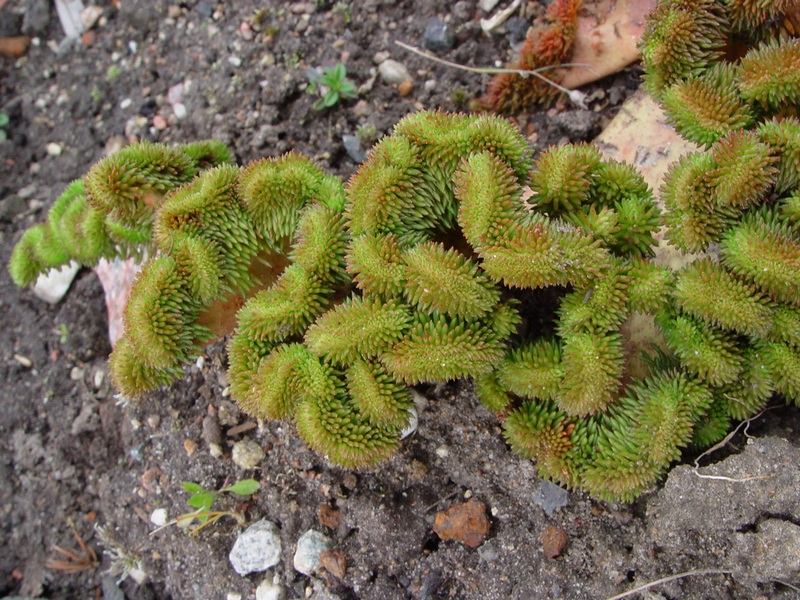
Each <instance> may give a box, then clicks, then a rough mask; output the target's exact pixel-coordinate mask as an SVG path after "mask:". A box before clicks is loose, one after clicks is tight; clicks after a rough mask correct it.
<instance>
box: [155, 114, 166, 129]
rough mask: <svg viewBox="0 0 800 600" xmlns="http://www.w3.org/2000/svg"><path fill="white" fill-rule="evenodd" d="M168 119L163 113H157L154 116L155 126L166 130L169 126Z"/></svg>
mask: <svg viewBox="0 0 800 600" xmlns="http://www.w3.org/2000/svg"><path fill="white" fill-rule="evenodd" d="M167 125H168V123H167V120H166V119H165V118H164V117H162V116H161V115H156V116H155V117H153V127H155V128H156V129H158V130H159V131H164V130H165V129H166V128H167Z"/></svg>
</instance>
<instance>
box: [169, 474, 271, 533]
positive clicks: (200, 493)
mask: <svg viewBox="0 0 800 600" xmlns="http://www.w3.org/2000/svg"><path fill="white" fill-rule="evenodd" d="M260 487H261V484H260V483H258V482H257V481H256V480H255V479H242V480H241V481H237V482H236V483H234V484H233V485H229V486H228V487H224V488H222V489H220V490H218V491H216V492H215V491H212V490H207V489H206V488H204V487H203V486H202V485H200V484H199V483H194V482H192V481H184V482H183V489H185V490H186V491H187V492H189V493H190V494H191V496H190V497H189V500H187V502H186V503H187V504H188V505H189V506H191V507H193V508H195V509H196V510H195V511H193V512H189V513H186V514H183V515H181V516H179V517H178V518H177V519H176V521H175V522H176V523H177V524H178V526H179V527H183V528H186V527H189V526H190V525H191V524H192V521H194V520H195V519H197V520H198V521H199V522H200V525H199V526H198V527H195V528H194V529H192V531H190V532H189V533H191V534H195V533H197V532H198V531H200V530H201V529H203V528H204V527H205V526H207V525H210V524H212V523H215V522H216V521H219V520H220V519H221V518H222V517H225V516H229V517H233V518H234V519H236V520H237V521H238V522H239V523H242V522H243V521H244V518H243V516H242V515H241V514H240V513H238V512H235V511H230V510H211V507H212V506H214V503H215V502H216V501H217V498H219V496H220V494H223V493H230V494H236V495H237V496H250V495H251V494H255V493H256V492H257V491H258V490H259V488H260Z"/></svg>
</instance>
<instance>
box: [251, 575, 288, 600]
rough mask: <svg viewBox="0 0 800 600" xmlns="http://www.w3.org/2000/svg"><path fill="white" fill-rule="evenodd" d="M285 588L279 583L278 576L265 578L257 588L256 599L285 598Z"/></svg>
mask: <svg viewBox="0 0 800 600" xmlns="http://www.w3.org/2000/svg"><path fill="white" fill-rule="evenodd" d="M285 596H286V592H285V591H284V589H283V588H282V587H281V586H280V585H279V584H278V578H277V577H275V578H274V579H265V580H264V581H262V582H261V583H260V584H259V586H258V587H257V588H256V600H283V598H284V597H285Z"/></svg>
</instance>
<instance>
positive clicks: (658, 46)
mask: <svg viewBox="0 0 800 600" xmlns="http://www.w3.org/2000/svg"><path fill="white" fill-rule="evenodd" d="M729 31H730V24H729V22H728V20H727V15H726V14H725V9H724V6H723V5H722V3H721V2H718V1H717V0H698V1H686V2H683V1H676V2H660V3H659V4H658V6H656V9H655V10H654V11H653V12H652V13H650V15H648V17H647V21H646V23H645V31H644V35H643V36H642V41H641V43H640V52H641V55H642V63H643V65H644V67H645V76H644V86H645V88H646V89H647V91H648V92H650V94H652V95H653V97H654V98H656V99H657V100H658V99H660V98H661V95H662V93H663V92H664V90H665V89H666V88H667V87H669V86H670V85H672V84H674V83H676V82H677V81H680V80H682V79H685V78H687V77H689V76H691V75H693V74H699V73H702V72H703V71H704V70H705V69H707V68H709V67H710V66H711V65H713V64H715V63H717V62H718V61H719V60H720V59H721V58H722V56H723V53H724V50H725V47H726V45H727V43H728V35H729Z"/></svg>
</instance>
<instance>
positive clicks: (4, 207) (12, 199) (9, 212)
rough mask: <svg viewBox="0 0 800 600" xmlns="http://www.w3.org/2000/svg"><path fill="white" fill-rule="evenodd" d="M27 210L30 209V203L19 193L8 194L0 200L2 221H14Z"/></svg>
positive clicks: (0, 218)
mask: <svg viewBox="0 0 800 600" xmlns="http://www.w3.org/2000/svg"><path fill="white" fill-rule="evenodd" d="M26 210H28V203H27V202H25V200H24V199H22V198H20V197H19V196H18V195H17V194H11V195H10V196H6V197H5V198H4V199H3V201H2V202H0V221H8V222H10V221H13V220H14V219H15V218H16V217H18V216H19V215H21V214H22V213H24V212H25V211H26Z"/></svg>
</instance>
